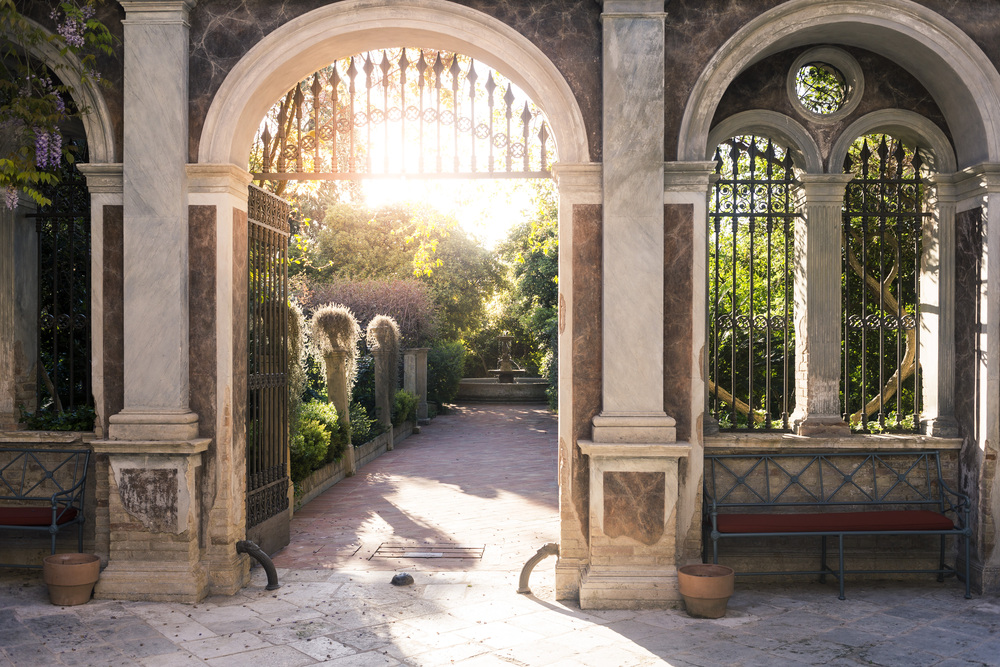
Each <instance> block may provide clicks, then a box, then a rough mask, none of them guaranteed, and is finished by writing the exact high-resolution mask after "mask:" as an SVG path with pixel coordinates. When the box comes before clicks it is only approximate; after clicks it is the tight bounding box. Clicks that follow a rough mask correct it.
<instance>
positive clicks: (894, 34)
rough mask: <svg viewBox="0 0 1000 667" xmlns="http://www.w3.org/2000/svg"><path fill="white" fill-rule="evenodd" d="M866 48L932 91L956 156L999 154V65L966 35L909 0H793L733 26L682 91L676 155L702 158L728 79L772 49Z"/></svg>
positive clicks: (970, 158)
mask: <svg viewBox="0 0 1000 667" xmlns="http://www.w3.org/2000/svg"><path fill="white" fill-rule="evenodd" d="M818 43H824V44H828V43H833V44H842V45H847V46H855V47H859V48H864V49H868V50H870V51H872V52H875V53H878V54H880V55H883V56H885V57H887V58H889V59H890V60H892V61H894V62H896V63H899V64H901V65H903V66H904V67H905V68H906V69H907V70H908V71H909V72H910V73H912V74H913V75H914V76H915V77H916V78H917V79H918V80H919V81H920V82H921V83H922V84H923V85H924V87H925V88H927V90H928V91H929V92H930V93H931V95H932V96H933V97H934V99H935V100H936V101H937V103H938V105H939V106H940V107H941V110H942V112H943V113H944V115H945V118H946V119H947V120H948V124H949V127H950V128H951V129H952V131H953V132H954V133H955V152H956V153H957V158H958V164H959V165H960V166H963V167H964V166H969V165H973V164H978V163H980V162H983V161H991V162H993V161H997V160H1000V73H998V72H997V70H996V68H995V67H994V66H993V64H992V63H991V62H990V60H989V58H987V56H986V54H985V53H983V51H982V49H980V48H979V46H977V45H976V44H975V42H973V41H972V39H971V38H970V37H969V36H968V35H966V34H965V33H963V32H962V31H961V30H959V28H958V27H957V26H955V25H954V24H953V23H951V22H950V21H948V20H947V19H945V18H943V17H942V16H940V15H939V14H937V13H935V12H933V11H931V10H930V9H927V8H926V7H923V6H921V5H918V4H917V3H915V2H913V1H912V0H882V1H881V2H878V3H875V2H870V1H869V0H791V1H790V2H786V3H784V4H782V5H780V6H778V7H775V8H774V9H772V10H770V11H767V12H764V13H763V14H761V15H760V16H758V17H757V18H756V19H754V20H753V21H751V22H749V23H748V24H747V25H745V26H744V27H743V28H741V29H740V30H739V31H737V32H736V34H735V35H733V36H732V37H731V38H730V39H729V40H728V41H727V42H726V43H725V44H724V45H723V46H722V48H720V49H719V50H718V51H717V52H716V53H715V55H714V56H713V57H712V59H711V60H710V61H709V63H708V65H707V66H706V67H705V69H704V70H703V71H702V73H701V76H700V77H699V78H698V81H697V82H696V83H695V86H694V89H693V90H692V92H691V96H690V97H689V99H688V103H687V106H686V108H685V110H684V116H683V119H682V121H681V128H680V135H679V138H678V159H680V160H698V159H701V154H702V150H703V146H704V145H705V143H706V139H707V137H708V134H709V131H710V128H711V123H712V117H713V115H714V113H715V109H716V107H717V106H718V103H719V100H720V99H721V98H722V95H723V94H724V93H725V91H726V89H727V88H728V86H729V84H730V82H732V80H733V79H734V78H735V77H736V76H737V75H738V74H739V73H740V72H742V71H743V70H744V69H746V67H748V66H749V65H752V64H753V63H755V62H757V61H759V60H761V59H762V58H765V57H767V56H769V55H771V54H774V53H777V52H779V51H783V50H786V49H789V48H793V47H796V46H804V45H807V44H818Z"/></svg>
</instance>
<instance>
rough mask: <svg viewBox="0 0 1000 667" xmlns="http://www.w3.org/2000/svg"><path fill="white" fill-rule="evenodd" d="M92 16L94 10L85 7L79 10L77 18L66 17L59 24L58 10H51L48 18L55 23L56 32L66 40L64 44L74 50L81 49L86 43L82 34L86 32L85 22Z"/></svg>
mask: <svg viewBox="0 0 1000 667" xmlns="http://www.w3.org/2000/svg"><path fill="white" fill-rule="evenodd" d="M93 16H94V8H93V7H91V6H90V5H85V6H84V7H82V8H81V9H80V15H79V16H78V17H74V16H69V15H68V14H67V15H66V18H65V20H64V21H63V22H62V23H59V9H58V8H56V9H53V10H52V12H51V13H50V14H49V18H51V19H52V20H53V21H56V26H57V27H56V30H58V32H59V34H60V35H61V36H62V38H63V39H64V40H66V44H67V45H69V46H73V47H76V48H80V47H82V46H83V45H84V44H85V43H86V39H85V38H84V32H86V30H87V21H89V20H90V19H91V18H93Z"/></svg>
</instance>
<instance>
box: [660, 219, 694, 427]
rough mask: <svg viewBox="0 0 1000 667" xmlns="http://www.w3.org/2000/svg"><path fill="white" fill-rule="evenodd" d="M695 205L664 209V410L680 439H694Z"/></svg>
mask: <svg viewBox="0 0 1000 667" xmlns="http://www.w3.org/2000/svg"><path fill="white" fill-rule="evenodd" d="M693 234H694V206H692V205H691V204H667V205H666V206H664V207H663V411H664V412H666V413H667V414H668V415H670V416H671V417H673V418H674V419H675V420H676V421H677V440H678V441H679V442H688V441H690V439H691V354H692V347H691V346H692V344H693V340H692V336H693V335H694V328H693V325H694V314H693V306H694V304H693V303H692V298H693V291H692V290H693V287H694V286H693V284H692V282H691V281H692V279H693V278H692V274H691V272H692V266H691V262H692V258H693V257H694V238H693Z"/></svg>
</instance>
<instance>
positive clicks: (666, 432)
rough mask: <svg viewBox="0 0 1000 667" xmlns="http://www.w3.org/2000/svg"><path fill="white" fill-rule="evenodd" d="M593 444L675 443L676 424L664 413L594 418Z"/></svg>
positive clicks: (610, 415) (611, 414)
mask: <svg viewBox="0 0 1000 667" xmlns="http://www.w3.org/2000/svg"><path fill="white" fill-rule="evenodd" d="M593 424H594V430H593V436H592V437H593V439H594V442H661V443H666V442H676V441H677V428H676V424H677V422H676V421H675V420H674V418H673V417H669V416H667V415H666V414H664V413H662V412H661V413H659V414H640V413H635V414H616V413H608V412H603V413H601V414H599V415H597V416H596V417H594V421H593Z"/></svg>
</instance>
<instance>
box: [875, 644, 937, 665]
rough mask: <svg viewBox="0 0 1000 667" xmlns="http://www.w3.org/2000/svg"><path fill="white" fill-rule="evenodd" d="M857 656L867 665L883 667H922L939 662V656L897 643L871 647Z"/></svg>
mask: <svg viewBox="0 0 1000 667" xmlns="http://www.w3.org/2000/svg"><path fill="white" fill-rule="evenodd" d="M858 655H859V657H860V658H861V659H862V660H865V661H867V662H868V663H869V664H872V665H884V667H899V666H900V665H906V667H924V666H926V665H933V664H936V663H938V662H941V656H938V655H935V654H933V653H927V652H926V651H922V650H920V649H912V648H910V647H908V646H907V645H905V644H901V643H897V642H886V643H883V644H879V645H878V646H872V647H870V648H866V649H864V650H862V651H860V652H859V653H858Z"/></svg>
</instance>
